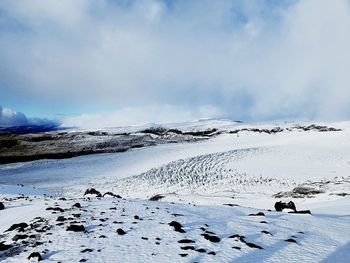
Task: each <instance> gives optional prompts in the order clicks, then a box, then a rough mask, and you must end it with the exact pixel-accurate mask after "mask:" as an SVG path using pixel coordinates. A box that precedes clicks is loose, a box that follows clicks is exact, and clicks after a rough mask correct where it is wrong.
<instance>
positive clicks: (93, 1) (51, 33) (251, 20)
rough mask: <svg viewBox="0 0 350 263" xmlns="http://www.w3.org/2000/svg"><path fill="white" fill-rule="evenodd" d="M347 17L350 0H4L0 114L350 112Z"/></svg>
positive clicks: (125, 120) (67, 117) (154, 117)
mask: <svg viewBox="0 0 350 263" xmlns="http://www.w3.org/2000/svg"><path fill="white" fill-rule="evenodd" d="M349 28H350V0H302V1H301V0H300V1H298V0H231V1H228V0H218V1H212V0H201V1H199V0H192V1H190V0H174V1H170V0H138V1H133V0H74V1H71V0H60V1H58V0H57V1H56V0H52V1H47V0H31V1H23V0H1V1H0V106H1V108H0V109H1V111H2V112H1V113H0V124H1V123H3V125H4V123H5V122H8V123H10V121H9V119H11V118H10V117H9V113H10V112H12V113H13V114H12V115H11V114H10V115H11V116H13V118H15V115H16V114H15V113H16V112H19V113H21V112H22V113H23V115H25V116H29V117H40V118H52V119H58V120H60V121H61V122H62V123H63V124H65V125H69V126H74V125H77V126H118V125H131V124H141V123H147V122H175V121H186V120H193V119H199V118H230V119H235V120H243V121H267V120H276V119H279V120H281V119H288V120H289V119H310V120H314V119H320V120H321V119H322V120H340V119H342V120H343V119H349V117H350V108H349V107H348V105H349V103H350V87H349V86H350V74H349V69H350V49H349V47H350V30H349ZM4 112H5V113H6V114H7V115H6V116H7V119H6V120H5V118H4V117H1V116H5V113H4ZM19 113H18V114H19ZM18 114H17V115H18ZM29 117H28V118H29ZM1 118H2V119H1ZM28 118H27V119H28ZM12 121H13V120H12Z"/></svg>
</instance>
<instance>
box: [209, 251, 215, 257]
mask: <svg viewBox="0 0 350 263" xmlns="http://www.w3.org/2000/svg"><path fill="white" fill-rule="evenodd" d="M207 254H208V255H213V256H215V255H216V253H215V252H214V251H211V252H208V253H207Z"/></svg>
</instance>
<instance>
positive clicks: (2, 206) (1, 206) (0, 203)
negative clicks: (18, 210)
mask: <svg viewBox="0 0 350 263" xmlns="http://www.w3.org/2000/svg"><path fill="white" fill-rule="evenodd" d="M4 209H5V205H4V204H3V203H2V202H0V210H4Z"/></svg>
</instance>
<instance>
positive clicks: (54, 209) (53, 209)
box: [46, 207, 64, 213]
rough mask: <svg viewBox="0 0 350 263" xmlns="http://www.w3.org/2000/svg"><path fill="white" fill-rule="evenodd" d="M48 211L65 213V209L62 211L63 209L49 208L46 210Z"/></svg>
mask: <svg viewBox="0 0 350 263" xmlns="http://www.w3.org/2000/svg"><path fill="white" fill-rule="evenodd" d="M46 210H52V211H59V212H61V213H63V212H64V209H62V208H61V207H48V208H46Z"/></svg>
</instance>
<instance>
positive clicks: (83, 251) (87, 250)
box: [80, 248, 94, 253]
mask: <svg viewBox="0 0 350 263" xmlns="http://www.w3.org/2000/svg"><path fill="white" fill-rule="evenodd" d="M92 251H94V250H93V249H91V248H85V249H84V250H82V251H80V252H81V253H86V252H92Z"/></svg>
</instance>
